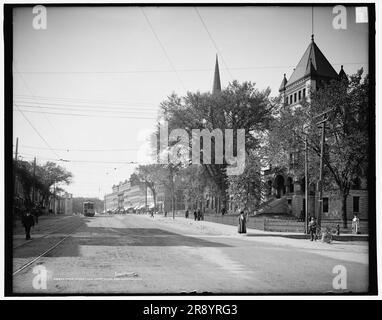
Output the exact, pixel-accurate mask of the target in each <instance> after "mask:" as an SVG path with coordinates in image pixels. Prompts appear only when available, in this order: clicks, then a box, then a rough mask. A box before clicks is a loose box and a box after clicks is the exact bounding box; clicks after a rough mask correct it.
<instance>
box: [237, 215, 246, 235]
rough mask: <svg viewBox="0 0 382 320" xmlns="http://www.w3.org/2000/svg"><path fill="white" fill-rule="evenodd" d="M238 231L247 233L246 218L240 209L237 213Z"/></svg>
mask: <svg viewBox="0 0 382 320" xmlns="http://www.w3.org/2000/svg"><path fill="white" fill-rule="evenodd" d="M238 232H239V233H247V219H246V217H245V215H244V211H241V212H240V215H239V229H238Z"/></svg>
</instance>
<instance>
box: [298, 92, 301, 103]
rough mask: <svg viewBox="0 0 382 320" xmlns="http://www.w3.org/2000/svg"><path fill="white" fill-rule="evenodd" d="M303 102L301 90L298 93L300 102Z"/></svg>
mask: <svg viewBox="0 0 382 320" xmlns="http://www.w3.org/2000/svg"><path fill="white" fill-rule="evenodd" d="M300 100H301V90H300V91H299V92H298V101H300Z"/></svg>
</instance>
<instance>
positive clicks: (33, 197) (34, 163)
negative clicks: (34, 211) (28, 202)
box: [32, 157, 36, 206]
mask: <svg viewBox="0 0 382 320" xmlns="http://www.w3.org/2000/svg"><path fill="white" fill-rule="evenodd" d="M35 179H36V157H34V161H33V188H32V206H33V205H34V200H35V189H36V183H35Z"/></svg>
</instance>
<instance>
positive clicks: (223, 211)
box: [222, 207, 227, 216]
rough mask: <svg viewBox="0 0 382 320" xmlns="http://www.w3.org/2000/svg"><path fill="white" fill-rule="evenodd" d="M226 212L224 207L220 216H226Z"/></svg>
mask: <svg viewBox="0 0 382 320" xmlns="http://www.w3.org/2000/svg"><path fill="white" fill-rule="evenodd" d="M226 212H227V210H226V208H225V207H223V208H222V216H224V215H225V214H226Z"/></svg>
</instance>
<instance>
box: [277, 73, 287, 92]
mask: <svg viewBox="0 0 382 320" xmlns="http://www.w3.org/2000/svg"><path fill="white" fill-rule="evenodd" d="M287 83H288V80H287V78H286V73H284V78H283V80H282V81H281V85H280V88H279V92H282V91H284V90H285V86H286V85H287Z"/></svg>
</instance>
